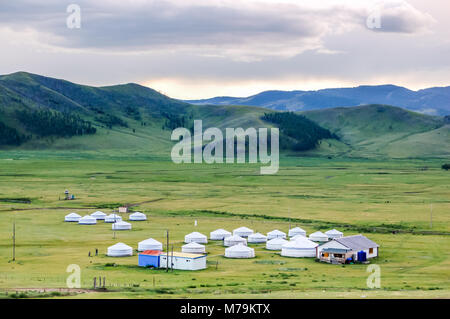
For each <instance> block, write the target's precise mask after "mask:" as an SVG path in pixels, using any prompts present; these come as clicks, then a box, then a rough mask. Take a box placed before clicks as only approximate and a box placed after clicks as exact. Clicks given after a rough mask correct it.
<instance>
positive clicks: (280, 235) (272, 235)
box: [267, 229, 286, 240]
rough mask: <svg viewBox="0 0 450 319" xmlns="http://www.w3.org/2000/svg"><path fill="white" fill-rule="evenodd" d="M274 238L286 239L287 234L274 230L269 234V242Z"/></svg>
mask: <svg viewBox="0 0 450 319" xmlns="http://www.w3.org/2000/svg"><path fill="white" fill-rule="evenodd" d="M274 238H286V233H284V232H282V231H280V230H278V229H275V230H272V231H271V232H268V233H267V240H271V239H274Z"/></svg>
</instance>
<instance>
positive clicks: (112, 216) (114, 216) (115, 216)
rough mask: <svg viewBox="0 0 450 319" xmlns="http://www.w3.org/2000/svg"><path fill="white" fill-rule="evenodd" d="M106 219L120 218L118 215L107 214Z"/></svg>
mask: <svg viewBox="0 0 450 319" xmlns="http://www.w3.org/2000/svg"><path fill="white" fill-rule="evenodd" d="M106 217H108V218H122V217H121V216H120V215H117V214H109V215H108V216H106Z"/></svg>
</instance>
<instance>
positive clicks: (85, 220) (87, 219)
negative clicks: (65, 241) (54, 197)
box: [78, 215, 97, 225]
mask: <svg viewBox="0 0 450 319" xmlns="http://www.w3.org/2000/svg"><path fill="white" fill-rule="evenodd" d="M78 224H80V225H95V224H97V219H95V217H92V216H91V215H86V216H83V217H81V218H80V219H79V220H78Z"/></svg>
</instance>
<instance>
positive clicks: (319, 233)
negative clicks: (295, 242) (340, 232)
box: [309, 231, 327, 237]
mask: <svg viewBox="0 0 450 319" xmlns="http://www.w3.org/2000/svg"><path fill="white" fill-rule="evenodd" d="M311 236H322V237H323V236H325V237H327V235H325V234H324V233H322V232H321V231H316V232H314V233H312V234H309V237H311Z"/></svg>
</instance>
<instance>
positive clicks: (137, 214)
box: [128, 212, 147, 221]
mask: <svg viewBox="0 0 450 319" xmlns="http://www.w3.org/2000/svg"><path fill="white" fill-rule="evenodd" d="M128 219H129V220H133V221H142V220H147V215H145V214H143V213H141V212H135V213H133V214H130V217H129V218H128Z"/></svg>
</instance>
